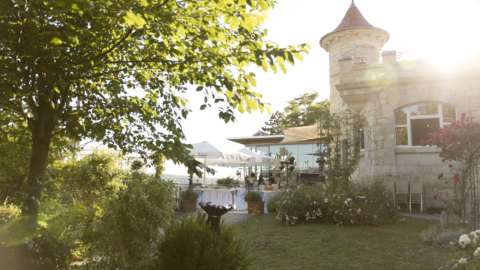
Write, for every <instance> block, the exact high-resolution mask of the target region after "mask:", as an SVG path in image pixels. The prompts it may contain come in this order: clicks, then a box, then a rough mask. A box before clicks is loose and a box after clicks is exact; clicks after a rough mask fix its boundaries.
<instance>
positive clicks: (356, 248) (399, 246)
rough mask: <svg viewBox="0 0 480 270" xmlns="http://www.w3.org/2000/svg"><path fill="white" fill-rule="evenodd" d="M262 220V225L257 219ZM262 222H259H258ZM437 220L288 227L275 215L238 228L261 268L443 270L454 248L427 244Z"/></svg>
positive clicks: (247, 221) (268, 215) (243, 224)
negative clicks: (425, 233)
mask: <svg viewBox="0 0 480 270" xmlns="http://www.w3.org/2000/svg"><path fill="white" fill-rule="evenodd" d="M255 220H256V221H255ZM257 221H258V222H257ZM435 222H436V221H432V220H425V219H419V218H406V220H404V221H400V222H399V223H398V224H392V225H384V226H381V227H377V228H373V227H360V226H338V227H337V226H336V225H334V224H314V223H303V224H299V225H294V226H287V225H285V223H282V222H280V221H279V220H277V219H276V218H275V214H266V215H257V216H255V218H250V219H247V220H246V221H245V222H240V223H238V224H236V225H235V229H236V230H237V232H238V233H239V234H240V237H245V238H249V239H250V240H251V250H252V252H253V253H254V254H255V256H256V257H257V260H256V267H257V268H258V269H262V270H263V269H265V270H268V269H275V270H280V269H369V270H370V269H382V270H384V269H422V270H427V269H438V268H439V267H440V266H442V265H443V263H444V262H445V260H446V259H447V258H448V252H449V251H448V249H440V248H435V247H431V246H428V245H426V244H424V243H422V239H421V237H420V232H421V231H422V230H425V229H428V228H429V227H430V226H432V225H434V224H435Z"/></svg>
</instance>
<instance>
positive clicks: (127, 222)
mask: <svg viewBox="0 0 480 270" xmlns="http://www.w3.org/2000/svg"><path fill="white" fill-rule="evenodd" d="M146 180H147V179H141V178H140V179H134V180H133V181H131V182H129V184H128V188H127V189H126V190H125V191H123V192H122V193H121V195H120V196H119V199H112V200H109V201H108V202H107V203H106V204H105V207H104V210H103V212H102V213H100V215H99V216H98V217H97V218H95V219H94V220H93V227H94V228H95V230H90V231H86V232H85V236H84V237H83V238H84V241H85V243H86V244H89V245H91V252H92V254H95V255H98V256H100V257H102V258H103V259H101V260H98V261H96V260H95V259H94V258H92V259H91V260H90V261H89V262H88V265H89V266H90V267H94V268H96V269H116V268H119V269H153V267H154V266H153V259H152V257H151V256H152V254H154V253H155V251H156V243H157V242H158V241H159V240H160V235H161V231H160V230H159V228H165V227H166V226H168V224H169V222H170V217H171V215H172V214H173V209H174V206H173V204H174V201H173V194H174V185H173V183H171V182H165V181H163V180H161V179H148V181H146Z"/></svg>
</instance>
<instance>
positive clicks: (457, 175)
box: [453, 173, 460, 182]
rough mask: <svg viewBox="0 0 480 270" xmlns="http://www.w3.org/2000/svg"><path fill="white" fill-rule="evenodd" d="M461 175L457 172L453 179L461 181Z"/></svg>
mask: <svg viewBox="0 0 480 270" xmlns="http://www.w3.org/2000/svg"><path fill="white" fill-rule="evenodd" d="M459 176H460V175H459V174H458V173H457V174H455V175H454V176H453V180H455V182H458V181H460V178H459Z"/></svg>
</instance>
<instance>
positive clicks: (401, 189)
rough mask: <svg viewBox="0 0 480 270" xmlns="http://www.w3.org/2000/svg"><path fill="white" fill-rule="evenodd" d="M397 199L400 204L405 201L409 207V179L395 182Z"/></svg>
mask: <svg viewBox="0 0 480 270" xmlns="http://www.w3.org/2000/svg"><path fill="white" fill-rule="evenodd" d="M395 201H396V204H397V205H398V204H399V203H404V204H405V206H406V207H408V182H407V181H396V182H395Z"/></svg>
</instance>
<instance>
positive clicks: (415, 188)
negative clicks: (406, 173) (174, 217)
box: [410, 183, 423, 213]
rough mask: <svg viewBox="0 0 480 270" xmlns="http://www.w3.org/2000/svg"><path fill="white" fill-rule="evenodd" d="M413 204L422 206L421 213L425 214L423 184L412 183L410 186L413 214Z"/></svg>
mask: <svg viewBox="0 0 480 270" xmlns="http://www.w3.org/2000/svg"><path fill="white" fill-rule="evenodd" d="M412 204H420V211H421V212H423V185H422V183H412V184H411V185H410V213H412Z"/></svg>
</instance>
